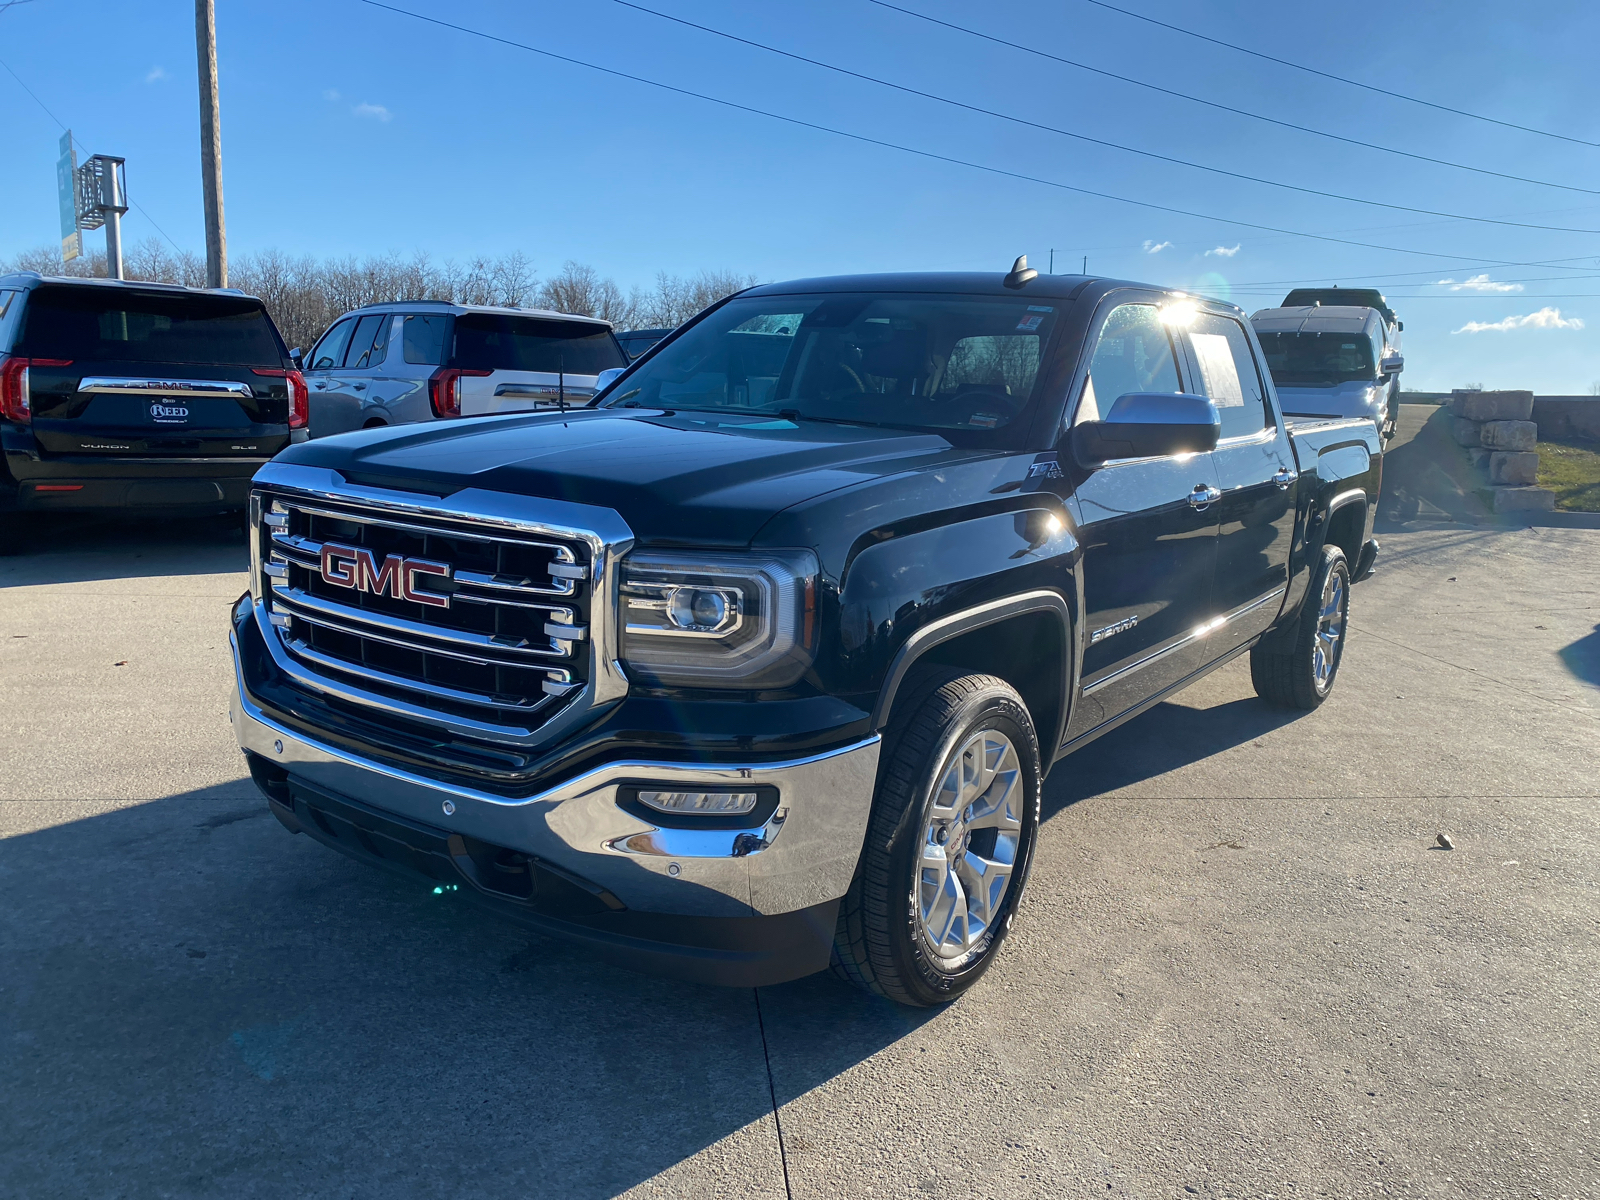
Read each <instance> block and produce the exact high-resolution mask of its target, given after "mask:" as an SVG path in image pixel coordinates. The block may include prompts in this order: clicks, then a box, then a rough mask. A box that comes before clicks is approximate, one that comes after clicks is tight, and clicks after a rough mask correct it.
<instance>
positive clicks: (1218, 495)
mask: <svg viewBox="0 0 1600 1200" xmlns="http://www.w3.org/2000/svg"><path fill="white" fill-rule="evenodd" d="M1221 499H1222V489H1221V488H1214V487H1212V486H1211V485H1210V484H1209V483H1197V484H1195V485H1194V491H1192V492H1190V493H1189V507H1190V508H1194V509H1207V508H1210V507H1211V506H1212V505H1213V504H1215V503H1216V502H1217V501H1218V500H1221Z"/></svg>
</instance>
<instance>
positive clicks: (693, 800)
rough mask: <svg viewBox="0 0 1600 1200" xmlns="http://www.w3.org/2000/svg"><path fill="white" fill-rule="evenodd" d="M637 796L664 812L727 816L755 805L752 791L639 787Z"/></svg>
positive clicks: (743, 811)
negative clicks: (694, 790)
mask: <svg viewBox="0 0 1600 1200" xmlns="http://www.w3.org/2000/svg"><path fill="white" fill-rule="evenodd" d="M638 796H639V803H640V804H643V805H646V806H647V807H649V808H653V809H655V810H656V811H657V812H664V813H706V814H708V815H713V816H720V817H728V816H738V815H739V814H741V813H747V812H752V811H754V809H755V806H756V794H755V793H754V792H647V791H644V790H642V789H641V790H640V791H639V793H638Z"/></svg>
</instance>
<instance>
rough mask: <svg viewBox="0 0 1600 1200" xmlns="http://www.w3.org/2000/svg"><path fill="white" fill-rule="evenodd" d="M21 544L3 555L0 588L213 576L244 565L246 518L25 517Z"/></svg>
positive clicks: (8, 516) (246, 560)
mask: <svg viewBox="0 0 1600 1200" xmlns="http://www.w3.org/2000/svg"><path fill="white" fill-rule="evenodd" d="M4 519H6V520H15V519H17V517H16V514H13V513H8V514H5V517H4ZM24 521H25V523H24V525H23V526H22V532H21V535H20V536H21V544H20V546H19V547H18V548H17V550H16V552H15V553H11V554H6V555H4V556H0V587H19V586H23V585H28V584H42V583H81V582H85V581H88V580H97V579H149V578H154V577H157V576H170V575H216V574H222V573H225V572H229V571H244V570H246V569H247V568H248V567H249V547H248V545H247V543H246V541H245V535H244V524H243V519H242V518H241V517H240V516H239V515H238V514H237V513H234V514H228V515H222V516H210V517H162V516H151V517H139V518H134V517H124V516H113V517H101V516H77V515H70V514H65V513H44V514H37V515H35V514H29V515H27V516H26V517H25V518H24Z"/></svg>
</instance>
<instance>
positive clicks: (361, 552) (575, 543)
mask: <svg viewBox="0 0 1600 1200" xmlns="http://www.w3.org/2000/svg"><path fill="white" fill-rule="evenodd" d="M260 503H261V506H262V507H261V510H260V522H261V524H260V528H259V531H258V537H259V539H260V566H261V575H262V578H261V580H260V584H261V585H262V593H261V595H260V599H261V601H262V607H263V609H264V612H265V616H266V618H267V621H268V623H269V625H270V634H269V636H270V637H275V639H276V640H277V642H278V645H279V647H280V648H281V650H282V651H283V652H284V653H285V654H286V655H287V656H288V661H289V664H290V665H291V666H292V667H293V668H297V669H292V670H291V671H290V672H289V673H290V674H291V676H292V677H294V678H295V679H296V680H297V682H299V683H300V684H302V685H309V686H310V687H312V688H313V689H314V690H317V691H320V692H324V693H326V694H330V695H333V696H336V697H340V698H342V699H343V700H345V701H347V702H353V703H356V704H365V705H366V707H368V708H370V709H372V710H373V713H372V714H371V715H372V716H374V717H382V716H384V715H387V716H391V717H392V716H400V717H404V718H408V719H410V720H412V721H415V720H417V719H422V720H427V719H428V718H429V717H436V718H437V719H438V721H439V723H441V724H443V725H445V726H447V727H450V728H451V729H453V730H454V732H456V733H457V734H464V735H467V736H477V737H484V738H488V739H490V740H496V741H516V742H525V741H527V740H528V739H529V738H530V737H531V736H532V735H533V733H534V731H535V730H537V729H538V728H539V727H540V726H542V725H543V724H544V723H546V722H547V721H548V720H549V718H550V717H551V716H552V715H553V714H554V713H555V712H556V711H559V710H560V709H561V708H562V707H563V704H562V701H563V700H564V699H565V698H567V697H569V696H571V695H572V694H573V693H575V692H578V691H579V690H580V689H582V688H583V687H584V686H585V684H586V683H587V682H588V680H589V677H590V666H591V661H592V658H593V656H592V655H591V654H590V653H589V652H588V651H589V643H590V628H589V627H590V619H591V615H592V605H591V603H590V601H591V597H592V595H593V582H594V577H595V574H596V571H595V563H594V562H593V560H592V559H593V548H592V545H591V544H589V543H586V541H585V540H584V539H582V538H578V537H575V538H573V539H571V540H567V539H561V538H540V537H535V536H530V535H524V534H522V533H519V532H517V531H515V530H512V529H504V528H497V527H494V526H493V525H487V526H486V525H485V524H484V523H480V522H477V521H474V520H473V519H472V517H471V516H468V515H465V514H463V515H462V516H460V517H458V518H453V517H450V516H447V515H443V514H427V515H412V514H403V513H395V512H391V511H386V510H384V509H376V508H372V507H368V506H365V505H363V504H361V503H359V502H345V501H342V500H339V499H337V498H327V499H324V498H317V499H307V498H303V497H300V496H296V495H292V494H272V493H267V494H262V495H261V496H260ZM341 579H348V580H350V581H351V582H340V580H341ZM275 657H280V659H281V656H276V655H275Z"/></svg>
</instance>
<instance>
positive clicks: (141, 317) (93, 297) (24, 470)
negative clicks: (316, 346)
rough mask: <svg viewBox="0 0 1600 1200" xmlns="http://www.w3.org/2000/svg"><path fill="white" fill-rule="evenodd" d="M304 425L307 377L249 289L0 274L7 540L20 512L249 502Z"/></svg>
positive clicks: (195, 507) (199, 507)
mask: <svg viewBox="0 0 1600 1200" xmlns="http://www.w3.org/2000/svg"><path fill="white" fill-rule="evenodd" d="M305 425H306V385H305V381H304V380H303V379H302V378H301V377H300V373H299V371H297V370H296V369H295V366H294V363H293V362H292V361H291V360H290V358H289V354H288V351H287V350H285V349H284V345H283V339H282V338H281V337H280V336H279V334H278V330H277V328H276V327H275V326H274V325H273V323H272V318H271V317H269V316H268V315H267V311H266V309H265V308H264V307H263V306H262V303H261V301H260V300H257V299H255V298H254V297H252V296H246V295H244V294H243V293H242V292H232V291H202V290H200V289H198V288H186V287H177V286H174V285H171V284H160V283H124V282H121V281H119V280H111V279H49V278H43V277H41V276H39V275H35V274H33V273H31V272H28V273H22V274H16V275H5V276H0V443H3V445H4V447H5V460H4V467H3V468H0V543H3V542H8V541H14V539H15V537H16V533H17V528H18V525H19V523H20V521H21V520H22V519H23V518H21V517H19V515H18V514H19V513H29V512H48V511H51V510H58V509H72V510H79V511H81V510H85V509H95V510H131V511H138V512H145V513H150V512H155V511H161V510H165V511H168V512H194V513H205V512H218V511H224V510H227V509H232V510H234V511H239V510H241V509H243V508H244V506H245V502H246V499H247V497H248V496H249V492H250V477H251V476H252V475H253V474H254V473H255V471H256V469H257V468H258V467H259V466H260V465H261V464H262V463H264V462H266V461H267V460H268V459H269V458H271V457H272V456H273V455H274V454H276V453H277V452H278V451H279V450H281V449H283V448H284V447H285V446H287V445H288V444H289V443H290V442H291V441H292V440H295V439H304V438H305V436H306V435H305Z"/></svg>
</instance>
